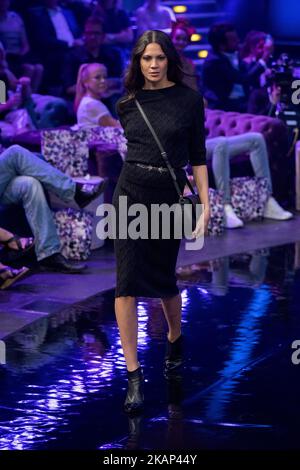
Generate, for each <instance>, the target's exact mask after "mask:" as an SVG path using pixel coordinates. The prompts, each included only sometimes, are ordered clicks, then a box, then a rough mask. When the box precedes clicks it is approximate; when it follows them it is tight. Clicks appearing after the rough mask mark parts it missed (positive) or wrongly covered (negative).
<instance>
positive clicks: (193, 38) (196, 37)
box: [191, 33, 202, 42]
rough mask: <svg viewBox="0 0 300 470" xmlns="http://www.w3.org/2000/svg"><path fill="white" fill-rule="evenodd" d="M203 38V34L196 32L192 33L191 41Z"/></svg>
mask: <svg viewBox="0 0 300 470" xmlns="http://www.w3.org/2000/svg"><path fill="white" fill-rule="evenodd" d="M201 39H202V36H201V34H196V33H195V34H192V36H191V41H192V42H197V41H201Z"/></svg>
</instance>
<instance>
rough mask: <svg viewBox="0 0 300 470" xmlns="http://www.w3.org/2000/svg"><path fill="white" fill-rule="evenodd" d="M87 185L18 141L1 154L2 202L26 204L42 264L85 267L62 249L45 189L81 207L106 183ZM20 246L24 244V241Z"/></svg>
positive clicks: (61, 268)
mask: <svg viewBox="0 0 300 470" xmlns="http://www.w3.org/2000/svg"><path fill="white" fill-rule="evenodd" d="M86 186H87V185H81V184H79V183H75V182H74V181H73V180H72V179H71V178H70V177H69V176H67V175H65V174H63V173H61V172H60V171H59V170H57V169H56V168H54V167H52V166H51V165H49V164H48V163H47V162H45V161H44V160H42V159H41V158H39V157H37V156H36V155H34V154H32V153H31V152H29V151H28V150H26V149H24V148H22V147H20V146H19V145H13V146H11V147H10V148H8V149H6V150H5V151H4V152H3V153H2V154H1V155H0V204H4V205H10V204H19V203H21V204H22V205H23V207H24V210H25V214H26V217H27V220H28V223H29V225H30V228H31V230H32V233H33V235H34V240H35V244H34V247H35V252H36V256H37V260H38V262H39V265H40V266H41V267H43V268H46V269H49V270H53V271H60V272H65V273H78V272H81V271H82V270H83V269H84V267H85V266H84V265H83V264H80V263H71V262H69V261H68V260H67V259H66V258H64V257H63V255H62V254H61V253H60V241H59V238H58V235H57V231H56V226H55V223H54V220H53V216H52V212H51V210H50V208H49V205H48V202H47V199H46V196H45V192H44V190H47V191H50V192H53V193H54V194H56V196H58V197H59V198H60V199H61V200H63V201H65V202H72V201H75V202H76V203H77V205H78V206H79V207H84V206H85V205H87V204H88V203H89V202H91V201H92V200H93V199H94V198H95V197H97V196H98V195H99V194H100V193H101V192H102V191H103V184H101V185H100V186H99V187H98V188H97V190H96V192H92V190H91V191H89V188H86ZM9 245H10V248H11V249H12V250H14V249H15V247H14V246H13V245H12V244H9ZM21 247H23V248H24V244H23V242H22V241H21ZM23 248H21V249H23ZM19 249H20V245H19Z"/></svg>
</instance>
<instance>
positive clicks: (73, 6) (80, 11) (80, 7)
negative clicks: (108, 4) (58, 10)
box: [61, 0, 91, 31]
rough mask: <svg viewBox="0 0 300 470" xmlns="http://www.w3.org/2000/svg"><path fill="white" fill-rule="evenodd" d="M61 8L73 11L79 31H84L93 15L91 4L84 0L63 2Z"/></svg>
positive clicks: (63, 0) (62, 0)
mask: <svg viewBox="0 0 300 470" xmlns="http://www.w3.org/2000/svg"><path fill="white" fill-rule="evenodd" d="M61 6H62V7H64V8H68V9H69V10H70V11H72V13H73V15H74V17H75V19H76V21H77V24H78V26H79V29H80V30H81V31H83V28H84V25H85V22H86V20H87V19H88V17H89V16H90V15H91V2H90V1H87V2H84V1H82V0H61Z"/></svg>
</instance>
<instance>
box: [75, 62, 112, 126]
mask: <svg viewBox="0 0 300 470" xmlns="http://www.w3.org/2000/svg"><path fill="white" fill-rule="evenodd" d="M106 79H107V69H106V67H105V65H103V64H98V63H92V64H83V65H82V66H81V67H80V69H79V72H78V77H77V84H76V97H75V103H74V109H75V112H76V114H77V123H78V126H79V127H94V126H110V127H120V123H119V121H117V120H116V119H114V118H113V117H112V115H111V113H110V111H109V109H108V108H107V107H106V106H105V104H104V103H103V102H102V101H101V98H103V96H105V93H106V90H107V83H106Z"/></svg>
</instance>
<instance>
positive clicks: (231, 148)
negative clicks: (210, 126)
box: [206, 132, 293, 228]
mask: <svg viewBox="0 0 300 470" xmlns="http://www.w3.org/2000/svg"><path fill="white" fill-rule="evenodd" d="M206 150H207V158H208V159H210V158H212V169H213V174H214V179H215V183H216V187H217V189H218V190H220V191H223V193H224V215H225V221H224V222H225V227H227V228H238V227H242V226H243V225H244V224H243V222H242V220H240V219H239V218H238V217H237V216H236V215H235V213H234V210H233V207H232V205H231V198H230V159H231V158H232V157H234V156H236V155H240V154H243V153H246V154H249V156H250V161H251V164H252V167H253V171H254V174H255V176H257V177H264V178H266V179H267V182H268V189H269V191H270V194H272V180H271V174H270V167H269V159H268V151H267V146H266V143H265V139H264V137H263V136H262V134H259V133H258V132H249V133H246V134H241V135H236V136H231V137H214V138H212V139H209V138H208V139H206ZM292 216H293V214H292V213H291V212H288V211H285V210H284V209H283V208H282V207H281V206H280V205H279V204H278V202H277V201H276V200H275V199H274V198H273V197H272V196H270V197H269V199H268V201H267V204H266V207H265V212H264V217H265V218H268V219H275V220H288V219H290V218H291V217H292Z"/></svg>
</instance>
